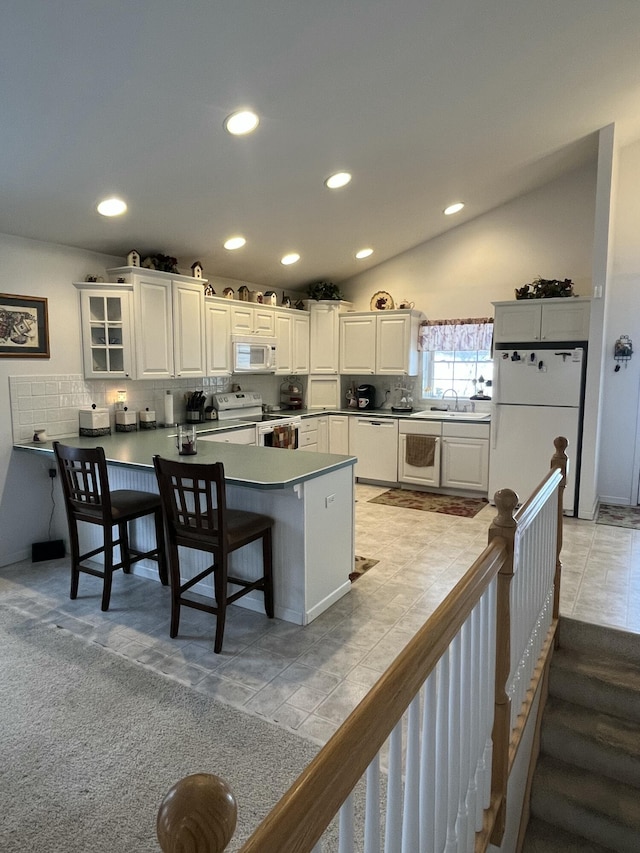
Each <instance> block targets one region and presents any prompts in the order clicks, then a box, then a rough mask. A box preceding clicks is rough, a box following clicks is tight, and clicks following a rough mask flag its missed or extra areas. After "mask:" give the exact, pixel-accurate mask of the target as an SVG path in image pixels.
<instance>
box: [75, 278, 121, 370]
mask: <svg viewBox="0 0 640 853" xmlns="http://www.w3.org/2000/svg"><path fill="white" fill-rule="evenodd" d="M130 300H131V293H130V292H129V291H127V290H117V291H112V290H109V289H107V288H103V289H100V290H98V289H96V290H82V291H81V292H80V310H81V316H82V349H83V357H84V375H85V376H86V377H87V378H90V379H96V378H103V379H104V378H107V377H113V378H125V379H126V378H129V377H130V376H131V375H132V368H131V324H130V323H131V321H130V310H131V306H130Z"/></svg>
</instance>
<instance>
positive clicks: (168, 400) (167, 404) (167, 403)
mask: <svg viewBox="0 0 640 853" xmlns="http://www.w3.org/2000/svg"><path fill="white" fill-rule="evenodd" d="M164 422H165V425H166V424H172V423H174V420H173V394H172V393H171V391H167V393H166V395H165V398H164Z"/></svg>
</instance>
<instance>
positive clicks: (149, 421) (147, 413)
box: [139, 409, 158, 429]
mask: <svg viewBox="0 0 640 853" xmlns="http://www.w3.org/2000/svg"><path fill="white" fill-rule="evenodd" d="M139 418H140V429H156V427H157V426H158V424H157V422H156V413H155V412H154V411H153V410H152V409H145V410H144V412H140V415H139Z"/></svg>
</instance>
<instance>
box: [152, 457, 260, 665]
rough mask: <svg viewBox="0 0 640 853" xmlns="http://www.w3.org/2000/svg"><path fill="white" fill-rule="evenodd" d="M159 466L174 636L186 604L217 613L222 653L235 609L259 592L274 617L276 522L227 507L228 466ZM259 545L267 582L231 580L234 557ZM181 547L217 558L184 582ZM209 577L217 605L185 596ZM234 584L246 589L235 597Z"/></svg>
mask: <svg viewBox="0 0 640 853" xmlns="http://www.w3.org/2000/svg"><path fill="white" fill-rule="evenodd" d="M153 464H154V467H155V469H156V475H157V477H158V487H159V490H160V498H161V501H162V512H163V516H164V524H165V533H166V537H167V557H168V562H169V573H170V575H171V629H170V636H171V637H176V636H177V634H178V627H179V623H180V606H181V605H184V606H185V607H193V608H195V609H196V610H204V611H205V612H207V613H213V614H214V615H215V616H216V635H215V642H214V647H213V650H214V652H215V653H216V654H219V653H220V651H221V650H222V638H223V635H224V624H225V618H226V613H227V606H228V605H229V604H232V603H233V602H234V601H237V600H238V599H239V598H241V597H242V596H243V595H247V593H249V592H251V591H252V590H254V589H259V590H262V591H263V592H264V607H265V611H266V614H267V616H268V617H269V618H273V562H272V536H271V528H272V527H273V519H272V518H269V516H266V515H260V514H259V513H255V512H248V511H246V510H238V509H228V508H227V498H226V489H225V481H224V466H223V464H222V462H214V463H210V464H204V465H201V464H198V463H189V462H179V461H173V460H169V459H162V458H161V457H160V456H154V457H153ZM256 540H261V541H262V561H263V574H262V577H260V578H258V579H257V580H244V579H243V578H238V577H232V576H231V575H229V573H228V563H229V554H231V553H232V552H233V551H236V550H237V549H238V548H243V547H244V546H245V545H248V544H249V543H250V542H254V541H256ZM179 546H181V547H183V548H193V549H195V550H197V551H206V552H208V553H210V554H212V555H213V563H212V564H211V565H210V566H209V567H208V568H207V569H205V570H204V571H202V572H200V573H199V574H198V575H197V576H196V577H194V578H191V579H190V580H188V581H185V582H184V583H182V581H181V578H180V560H179V554H178V547H179ZM209 575H213V585H214V594H215V600H216V604H215V606H214V605H210V604H205V603H203V602H200V601H196V600H193V599H189V598H186V597H185V595H184V593H185V592H187V591H188V590H189V589H191V587H192V586H194V585H195V584H197V583H198V582H199V581H201V580H203V579H204V578H206V577H208V576H209ZM230 583H231V584H235V585H236V586H239V587H241V588H240V590H239V591H237V592H234V593H233V594H232V595H229V594H228V584H230Z"/></svg>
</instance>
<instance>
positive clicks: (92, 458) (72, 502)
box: [53, 441, 168, 610]
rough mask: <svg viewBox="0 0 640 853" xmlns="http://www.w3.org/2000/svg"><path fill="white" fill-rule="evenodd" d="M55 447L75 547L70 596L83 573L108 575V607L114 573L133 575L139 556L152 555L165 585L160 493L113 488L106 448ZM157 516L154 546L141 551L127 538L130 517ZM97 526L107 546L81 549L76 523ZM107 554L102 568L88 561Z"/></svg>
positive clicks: (75, 592)
mask: <svg viewBox="0 0 640 853" xmlns="http://www.w3.org/2000/svg"><path fill="white" fill-rule="evenodd" d="M53 449H54V452H55V456H56V460H57V462H58V470H59V472H60V482H61V484H62V493H63V495H64V502H65V508H66V511H67V521H68V523H69V544H70V546H71V598H72V599H75V598H77V595H78V584H79V580H80V572H85V573H86V574H89V575H93V576H94V577H99V578H103V579H104V584H103V588H102V604H101V607H102V610H108V609H109V601H110V598H111V585H112V577H113V573H114V571H116V570H117V569H122V570H123V571H124V572H126V573H129V572H130V571H131V566H132V565H133V564H134V563H137V562H138V561H139V560H143V559H145V558H147V559H153V560H156V561H157V563H158V572H159V575H160V580H161V582H162V583H163V584H165V585H166V584H167V583H168V576H167V562H166V556H165V547H164V531H163V526H162V507H161V503H160V496H159V495H155V494H153V493H151V492H141V491H138V490H136V489H116V490H115V491H113V492H112V491H111V490H110V489H109V477H108V472H107V463H106V460H105V456H104V449H103V448H102V447H92V448H79V447H69V446H67V445H63V444H60V442H59V441H54V443H53ZM147 515H153V518H154V524H155V536H156V547H155V548H153V549H151V550H150V551H140V550H138V549H137V548H134V547H132V546H131V544H130V542H129V530H128V525H129V522H130V521H134V520H135V519H137V518H142V517H144V516H147ZM81 521H82V522H85V523H87V524H96V525H99V526H100V527H102V528H103V544H102V545H101V546H100V547H98V548H94V549H93V550H91V551H86V552H85V553H83V554H81V553H80V542H79V537H78V522H81ZM115 526H117V528H118V538H117V539H114V538H113V528H114V527H115ZM116 547H119V549H120V561H119V562H117V563H116V562H114V559H113V555H114V549H115V548H116ZM99 555H103V559H104V569H103V570H102V571H101V570H100V569H97V568H95V567H94V566H88V565H86V564H85V561H86V560H89V559H91V558H92V557H97V556H99Z"/></svg>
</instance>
